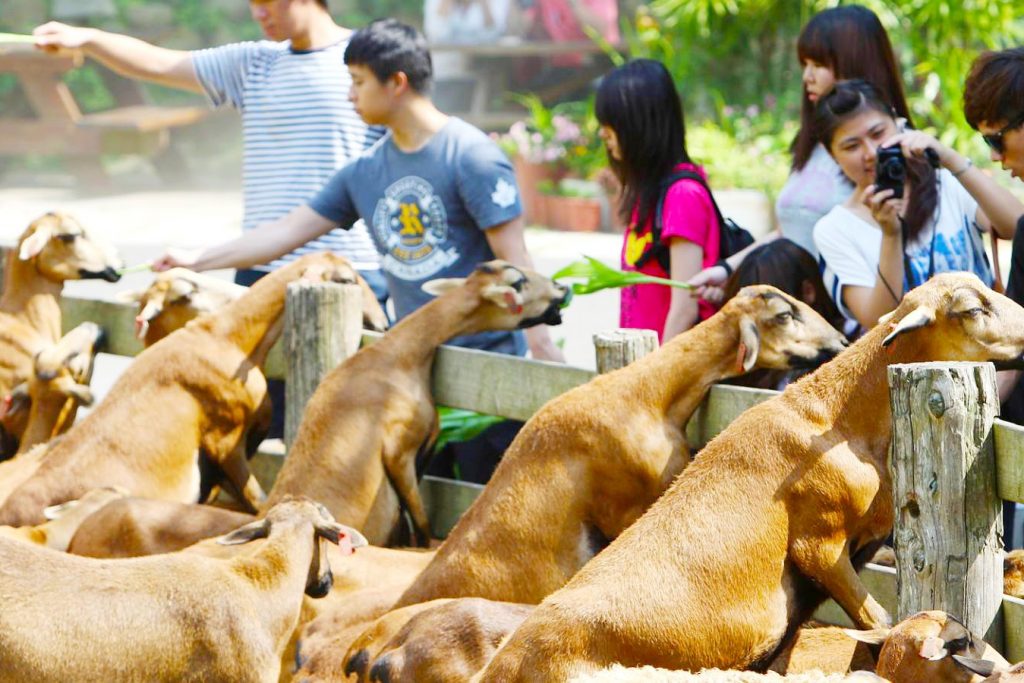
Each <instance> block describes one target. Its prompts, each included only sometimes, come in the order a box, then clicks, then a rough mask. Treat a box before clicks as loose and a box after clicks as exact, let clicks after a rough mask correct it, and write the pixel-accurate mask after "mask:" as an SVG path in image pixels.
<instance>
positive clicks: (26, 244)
mask: <svg viewBox="0 0 1024 683" xmlns="http://www.w3.org/2000/svg"><path fill="white" fill-rule="evenodd" d="M51 237H53V226H52V225H51V222H50V221H47V222H45V223H44V222H42V221H38V222H37V225H36V229H35V230H33V231H32V234H31V235H29V236H28V237H26V238H25V239H24V241H22V243H21V248H20V249H18V258H19V259H21V260H22V261H28V260H29V259H31V258H35V257H36V256H39V252H41V251H42V250H43V247H45V246H46V243H47V242H49V241H50V238H51Z"/></svg>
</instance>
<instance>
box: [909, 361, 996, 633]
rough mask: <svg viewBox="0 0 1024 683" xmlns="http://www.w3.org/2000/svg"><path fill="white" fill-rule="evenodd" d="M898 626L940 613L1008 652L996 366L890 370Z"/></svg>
mask: <svg viewBox="0 0 1024 683" xmlns="http://www.w3.org/2000/svg"><path fill="white" fill-rule="evenodd" d="M889 387H890V403H891V406H892V427H893V430H892V456H891V458H890V465H889V471H890V474H891V475H892V482H893V491H892V493H893V504H894V509H895V515H896V516H895V524H894V532H893V533H894V538H895V544H896V586H897V588H896V591H897V601H898V614H897V615H896V618H897V619H903V618H904V617H907V616H909V615H911V614H914V613H916V612H919V611H921V610H925V609H941V610H945V611H947V612H949V613H950V614H952V615H953V616H955V617H957V618H958V619H960V620H962V621H963V623H964V624H965V625H966V626H967V627H968V628H969V629H970V630H971V631H973V632H974V633H977V634H979V635H983V636H984V637H985V638H986V640H988V641H989V642H990V643H992V645H993V646H994V647H996V648H997V649H1000V650H1001V649H1002V641H1003V638H1002V635H1003V634H1002V623H1001V620H997V615H998V612H999V607H1000V605H1001V603H1002V593H1003V559H1002V536H1003V519H1002V514H1001V512H1002V507H1001V503H1000V500H999V495H998V492H997V490H996V462H995V449H994V446H993V438H992V421H993V419H994V418H995V416H996V413H997V412H998V410H999V394H998V392H997V389H996V376H995V369H994V368H993V366H992V365H991V364H990V363H914V364H910V365H891V366H889Z"/></svg>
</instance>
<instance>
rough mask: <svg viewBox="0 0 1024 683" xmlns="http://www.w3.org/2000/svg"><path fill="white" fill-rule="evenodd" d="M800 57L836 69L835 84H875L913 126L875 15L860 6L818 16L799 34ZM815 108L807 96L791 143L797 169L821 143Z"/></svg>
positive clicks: (886, 39)
mask: <svg viewBox="0 0 1024 683" xmlns="http://www.w3.org/2000/svg"><path fill="white" fill-rule="evenodd" d="M796 55H797V58H798V59H799V60H800V63H801V64H803V63H804V62H805V61H808V60H810V61H813V62H816V63H818V64H821V65H823V66H827V67H829V68H830V69H832V73H834V74H835V78H836V80H837V81H841V80H847V79H855V78H859V79H862V80H865V81H867V82H868V83H871V84H872V85H874V86H875V87H876V88H878V90H879V91H880V92H881V93H882V95H883V97H884V100H885V102H886V103H887V104H888V105H889V106H890V107H892V108H893V109H894V110H895V111H896V114H897V116H902V117H903V118H905V119H906V120H907V123H908V124H909V125H912V123H913V122H912V121H911V119H910V109H909V108H908V107H907V100H906V97H905V96H904V95H903V82H902V80H900V72H899V69H898V67H897V63H896V56H895V55H894V54H893V51H892V43H890V42H889V35H888V34H887V33H886V32H885V28H884V27H883V26H882V22H880V21H879V20H878V17H877V16H876V15H875V13H874V12H872V11H871V10H869V9H868V8H867V7H862V6H861V5H843V6H841V7H833V8H832V9H827V10H824V11H822V12H818V13H817V14H815V15H814V16H813V17H812V18H811V20H810V21H809V22H807V25H806V26H804V28H803V30H802V31H801V32H800V37H799V38H798V39H797V43H796ZM813 116H814V103H813V102H811V101H810V100H809V99H807V98H806V97H804V98H803V102H802V104H801V108H800V130H799V131H797V134H796V137H795V138H793V144H792V146H791V147H790V151H791V152H792V153H793V170H794V171H799V170H800V169H802V168H803V167H804V166H805V165H806V164H807V160H808V159H810V158H811V153H812V152H813V151H814V147H815V145H817V144H818V140H817V139H816V138H815V137H814V131H813V130H812V126H811V120H812V118H813Z"/></svg>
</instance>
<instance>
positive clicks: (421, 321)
mask: <svg viewBox="0 0 1024 683" xmlns="http://www.w3.org/2000/svg"><path fill="white" fill-rule="evenodd" d="M427 286H433V287H436V288H443V289H446V290H447V292H446V293H445V294H443V295H442V296H439V297H438V298H437V299H435V300H434V301H431V302H430V303H428V304H426V305H425V306H423V307H422V308H420V309H419V310H417V311H415V312H414V313H412V314H410V315H409V316H407V317H406V318H405V319H403V320H402V321H401V322H400V323H399V324H398V325H396V326H395V327H394V328H393V329H391V330H390V331H389V332H388V333H387V334H385V335H384V336H383V337H382V338H381V339H380V340H378V341H377V342H375V343H374V344H372V345H370V346H368V347H366V348H363V349H361V350H360V351H359V352H358V353H356V354H355V355H354V356H352V357H351V358H349V359H348V360H346V361H345V362H343V363H342V364H341V365H339V366H338V367H337V368H335V369H334V370H332V371H331V372H330V373H328V375H327V376H326V377H325V378H324V380H323V381H322V382H321V383H320V386H319V387H318V388H317V390H316V392H314V394H313V396H312V397H311V398H310V401H309V403H308V404H307V406H306V410H305V413H304V415H303V420H302V424H301V425H300V427H299V431H298V434H297V435H296V439H295V443H294V444H293V445H292V447H291V448H290V449H289V451H288V458H287V459H286V460H285V461H284V466H283V467H282V469H281V472H280V473H279V474H278V476H277V480H276V482H275V484H274V487H273V489H271V491H270V494H269V497H268V499H267V503H266V505H268V506H269V505H272V504H273V503H274V501H276V500H278V499H280V498H281V497H283V496H287V495H293V494H302V495H309V496H310V497H312V498H315V499H316V500H318V501H321V502H322V503H323V504H324V505H326V506H327V507H328V509H330V510H331V512H332V514H334V515H335V517H336V518H337V519H339V520H340V521H342V522H343V523H346V524H349V525H351V526H353V527H354V528H357V529H359V530H360V531H361V532H363V533H364V534H366V535H367V537H368V538H369V539H370V541H371V542H372V543H374V544H377V545H383V544H384V543H385V542H386V541H387V540H388V537H389V535H390V534H391V531H392V529H393V527H394V526H395V524H396V522H397V521H398V517H399V514H400V509H399V501H401V502H402V504H403V505H405V506H406V507H408V508H409V509H410V510H411V512H412V516H413V518H414V519H415V520H416V524H417V530H418V532H419V534H420V538H421V540H423V541H425V535H426V534H427V528H426V525H427V520H426V513H425V511H424V509H423V504H422V501H421V500H420V497H419V491H418V487H417V479H416V472H415V458H416V455H417V453H419V452H420V451H421V450H422V449H423V448H425V447H427V446H429V445H430V444H431V443H432V442H433V438H434V432H435V431H436V424H437V411H436V409H435V408H434V402H433V397H432V396H431V392H430V368H431V365H432V361H433V357H434V353H435V351H436V349H437V347H438V345H439V344H440V343H441V342H443V341H445V340H447V339H449V338H450V337H453V336H456V335H461V334H469V333H473V332H477V331H481V330H490V329H515V328H516V327H521V326H526V325H530V324H536V323H538V322H541V321H542V320H544V321H550V322H555V321H556V319H557V312H558V307H559V305H561V303H562V302H563V301H564V299H565V297H566V291H567V290H566V289H565V288H564V287H562V286H561V285H558V284H557V283H553V282H551V280H550V279H549V278H546V277H543V276H540V275H538V274H536V273H533V272H530V271H525V270H522V269H519V268H514V267H512V266H509V265H507V264H505V263H503V262H500V261H494V262H491V263H489V264H484V265H483V266H481V267H480V268H478V269H477V270H476V271H475V272H474V273H473V274H472V275H471V276H470V277H469V278H467V279H466V280H465V281H463V280H443V281H435V282H434V283H428V284H427ZM510 309H515V311H514V312H513V310H510ZM353 387H355V388H357V389H358V390H357V391H353ZM396 490H397V491H398V492H399V496H398V497H397V498H396V495H395V491H396ZM135 506H139V507H140V508H141V509H140V510H133V509H132V508H133V507H135ZM118 512H120V513H122V514H123V515H124V518H123V519H121V520H115V519H114V517H113V516H114V515H115V514H116V513H118ZM188 515H190V506H177V505H173V504H169V503H164V504H162V505H161V504H158V503H152V502H144V501H134V500H133V501H125V502H123V503H122V504H121V505H119V506H116V507H114V508H111V509H110V511H109V513H108V519H107V520H105V521H106V527H104V526H101V525H99V524H98V523H97V524H89V525H88V528H87V529H83V539H82V544H81V545H79V544H78V543H76V547H84V546H85V545H86V544H87V545H88V546H89V548H90V550H89V552H103V551H102V548H103V547H104V546H110V547H119V546H122V545H124V543H125V541H124V540H123V539H119V538H115V537H113V535H114V534H115V533H118V531H119V530H122V529H126V528H131V529H132V533H131V535H130V537H129V538H128V539H127V543H128V544H129V545H133V546H135V547H134V548H133V549H130V550H129V552H133V553H134V552H136V550H137V551H138V552H140V553H147V552H167V551H170V550H176V549H178V548H180V547H184V546H185V545H190V544H191V543H194V542H196V541H198V540H200V539H202V538H206V537H209V536H213V535H215V534H217V533H219V532H220V531H221V530H222V529H224V528H226V527H227V526H228V525H230V524H234V523H237V522H236V520H235V519H234V518H233V517H232V516H231V515H230V514H228V513H224V514H223V517H224V519H223V520H217V519H216V517H217V515H218V511H217V510H215V509H210V508H206V509H203V510H201V518H202V519H201V520H199V519H197V520H196V523H194V524H193V523H189V524H187V525H184V526H183V525H181V524H179V523H178V520H180V519H184V518H186V517H187V516H188ZM86 534H88V536H89V537H90V538H89V539H88V540H87V541H86V540H85V535H86ZM189 534H193V535H192V536H191V537H189ZM137 539H146V540H147V543H146V544H145V547H141V545H142V544H138V543H136V540H137Z"/></svg>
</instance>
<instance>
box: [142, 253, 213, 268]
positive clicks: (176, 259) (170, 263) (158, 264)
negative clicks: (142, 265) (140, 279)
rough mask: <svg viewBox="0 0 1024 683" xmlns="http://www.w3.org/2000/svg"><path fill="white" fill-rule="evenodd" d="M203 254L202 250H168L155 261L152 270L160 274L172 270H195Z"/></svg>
mask: <svg viewBox="0 0 1024 683" xmlns="http://www.w3.org/2000/svg"><path fill="white" fill-rule="evenodd" d="M202 253H203V252H202V250H200V249H168V250H167V252H166V253H165V254H164V255H163V256H161V257H159V258H158V259H156V260H155V261H153V264H152V268H153V270H154V271H155V272H158V273H159V272H162V271H165V270H170V269H171V268H191V269H192V270H195V264H196V263H197V262H198V261H199V256H200V254H202Z"/></svg>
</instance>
